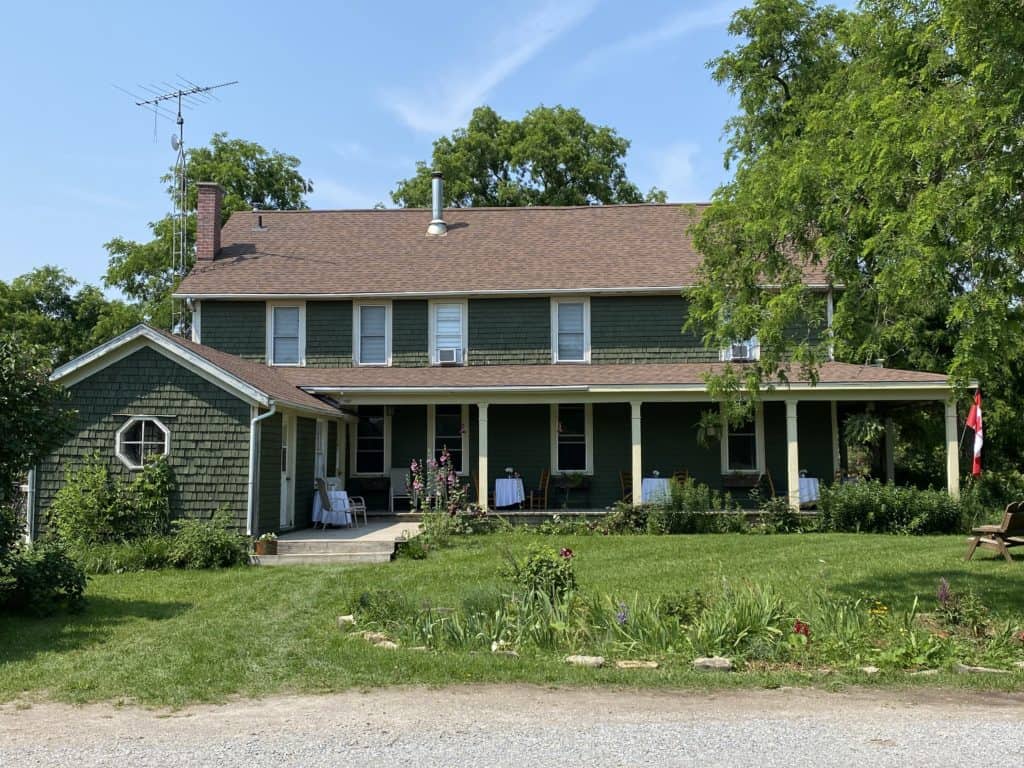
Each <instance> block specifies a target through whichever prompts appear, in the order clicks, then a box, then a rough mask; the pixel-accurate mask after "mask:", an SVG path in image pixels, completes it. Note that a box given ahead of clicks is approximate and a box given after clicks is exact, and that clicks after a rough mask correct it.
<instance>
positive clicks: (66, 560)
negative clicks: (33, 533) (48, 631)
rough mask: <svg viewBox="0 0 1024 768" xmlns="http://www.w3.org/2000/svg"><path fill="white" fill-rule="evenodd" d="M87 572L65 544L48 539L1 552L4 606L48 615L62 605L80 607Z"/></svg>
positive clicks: (1, 603)
mask: <svg viewBox="0 0 1024 768" xmlns="http://www.w3.org/2000/svg"><path fill="white" fill-rule="evenodd" d="M84 594H85V573H84V572H83V571H82V569H81V567H80V566H79V565H78V563H76V562H75V561H74V560H72V559H71V557H69V556H68V554H67V552H65V550H64V548H63V547H62V546H61V545H59V544H56V543H52V542H46V543H37V544H28V545H25V546H22V547H18V548H16V549H14V550H12V551H10V552H8V553H7V554H6V555H3V556H0V609H5V610H10V611H18V612H25V613H32V614H36V615H46V614H49V613H52V612H53V611H54V610H56V609H57V608H59V607H62V606H63V607H66V608H68V609H69V610H77V609H79V608H80V607H81V606H82V604H83V602H84Z"/></svg>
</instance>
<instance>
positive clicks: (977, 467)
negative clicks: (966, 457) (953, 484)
mask: <svg viewBox="0 0 1024 768" xmlns="http://www.w3.org/2000/svg"><path fill="white" fill-rule="evenodd" d="M967 426H968V427H970V428H971V429H973V430H974V464H973V465H972V466H971V474H972V475H974V476H975V477H977V476H978V475H980V474H981V444H982V443H983V442H984V439H983V436H982V428H981V390H978V391H977V392H975V393H974V405H972V406H971V410H970V412H969V413H968V414H967Z"/></svg>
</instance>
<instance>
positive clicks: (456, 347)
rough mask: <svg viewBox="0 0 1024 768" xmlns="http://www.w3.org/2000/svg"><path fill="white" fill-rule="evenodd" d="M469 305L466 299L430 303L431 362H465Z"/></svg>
mask: <svg viewBox="0 0 1024 768" xmlns="http://www.w3.org/2000/svg"><path fill="white" fill-rule="evenodd" d="M468 314H469V313H468V312H467V305H466V302H464V301H452V302H437V303H433V302H432V303H431V305H430V362H431V363H434V364H443V363H450V364H456V363H458V364H461V363H464V362H465V357H466V353H465V349H466V335H467V328H466V326H467V315H468Z"/></svg>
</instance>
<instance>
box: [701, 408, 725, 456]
mask: <svg viewBox="0 0 1024 768" xmlns="http://www.w3.org/2000/svg"><path fill="white" fill-rule="evenodd" d="M694 426H695V427H696V428H697V444H698V445H701V446H703V447H704V448H710V447H711V445H712V444H713V443H716V442H718V441H719V440H720V439H721V437H722V414H721V413H720V412H719V411H701V412H700V418H699V419H697V423H696V424H695V425H694Z"/></svg>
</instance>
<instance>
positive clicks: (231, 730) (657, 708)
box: [0, 685, 1024, 768]
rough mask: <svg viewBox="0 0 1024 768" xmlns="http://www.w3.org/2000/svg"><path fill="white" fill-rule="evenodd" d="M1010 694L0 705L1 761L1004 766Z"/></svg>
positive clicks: (1011, 721) (337, 697) (1022, 715)
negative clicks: (170, 707) (165, 706)
mask: <svg viewBox="0 0 1024 768" xmlns="http://www.w3.org/2000/svg"><path fill="white" fill-rule="evenodd" d="M1022 720H1024V696H1020V695H1003V694H976V693H966V692H956V691H951V692H936V691H915V692H897V693H892V692H874V691H853V692H847V693H826V692H821V691H808V690H793V689H790V690H778V691H735V692H732V691H730V692H716V693H707V694H705V693H694V692H685V693H677V692H649V691H643V692H636V691H615V690H608V689H605V688H602V689H593V690H588V689H545V688H538V687H530V686H490V685H489V686H463V687H452V688H445V689H426V688H387V689H382V690H373V691H370V692H367V693H359V692H349V693H342V694H331V695H324V696H287V697H276V698H269V699H261V700H243V701H235V702H231V703H228V704H225V705H219V706H200V707H191V708H189V709H186V710H181V711H176V712H160V711H151V710H144V709H138V708H134V707H131V708H128V707H126V708H117V707H113V706H110V705H90V706H87V707H70V706H67V705H62V704H51V703H42V704H35V705H33V706H29V707H26V706H25V705H24V704H7V705H3V706H0V766H4V767H5V768H20V767H21V766H47V768H49V767H50V766H54V767H56V766H74V768H88V767H89V766H118V768H144V767H146V766H182V767H184V766H189V767H190V768H191V767H192V766H218V767H222V766H228V767H229V766H246V768H263V766H267V767H268V768H271V767H272V768H285V767H287V766H304V767H308V768H315V767H316V766H378V765H381V766H384V765H412V766H473V767H474V768H478V767H479V766H518V765H524V766H525V765H529V766H544V768H547V767H548V766H623V765H658V766H688V765H694V766H749V765H754V764H756V765H758V767H759V768H768V766H787V767H792V766H804V765H806V766H822V765H826V766H837V765H850V766H854V765H855V766H863V765H870V766H873V767H877V766H939V765H941V766H956V765H971V766H977V765H984V764H986V763H991V764H996V763H997V761H998V763H999V764H1007V763H1006V761H1007V760H1008V759H1009V761H1010V763H1009V764H1013V763H1014V762H1015V761H1016V758H1015V757H1013V756H1014V755H1016V754H1017V751H1018V749H1019V747H1020V738H1019V734H1020V727H1021V722H1022Z"/></svg>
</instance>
